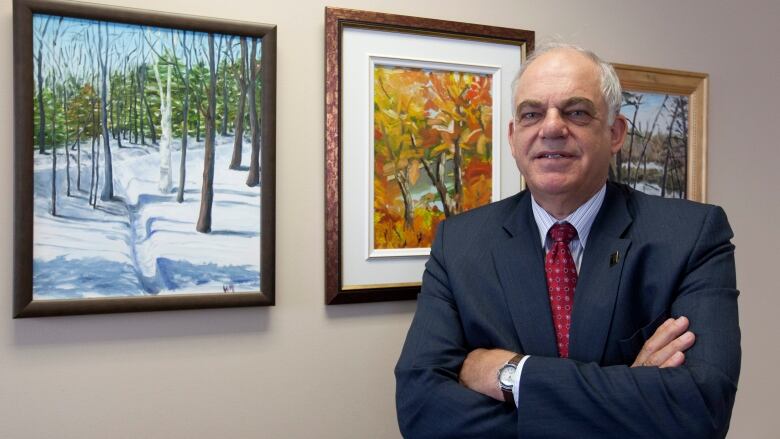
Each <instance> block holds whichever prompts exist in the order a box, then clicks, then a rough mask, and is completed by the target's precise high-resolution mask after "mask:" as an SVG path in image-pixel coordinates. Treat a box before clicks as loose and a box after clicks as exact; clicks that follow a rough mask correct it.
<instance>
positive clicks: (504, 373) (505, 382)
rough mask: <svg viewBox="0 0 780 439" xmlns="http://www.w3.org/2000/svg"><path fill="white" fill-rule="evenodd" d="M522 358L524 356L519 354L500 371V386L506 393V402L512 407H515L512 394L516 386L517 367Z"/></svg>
mask: <svg viewBox="0 0 780 439" xmlns="http://www.w3.org/2000/svg"><path fill="white" fill-rule="evenodd" d="M522 358H523V354H517V355H515V356H514V357H512V359H511V360H509V361H507V362H506V363H504V365H503V366H501V368H500V369H498V386H499V387H500V388H501V391H502V392H503V393H504V401H506V402H507V403H508V404H511V405H512V407H514V406H515V396H514V394H513V393H512V388H513V387H514V386H515V372H517V365H518V363H520V359H522Z"/></svg>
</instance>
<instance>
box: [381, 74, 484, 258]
mask: <svg viewBox="0 0 780 439" xmlns="http://www.w3.org/2000/svg"><path fill="white" fill-rule="evenodd" d="M373 73H374V82H373V87H374V92H373V95H374V102H373V104H374V114H373V119H374V120H373V122H374V136H373V137H374V148H373V152H374V154H373V157H374V169H373V171H374V188H373V189H374V192H373V193H374V199H373V208H374V216H373V226H374V236H373V238H374V248H375V249H409V248H425V247H430V245H431V241H432V240H433V235H434V233H435V231H436V226H437V225H438V224H439V222H441V221H442V220H444V219H445V218H447V217H450V216H452V215H456V214H458V213H461V212H464V211H466V210H469V209H473V208H475V207H478V206H481V205H484V204H487V203H489V202H490V201H491V194H492V184H493V175H492V147H493V138H492V129H493V127H492V121H493V111H492V108H493V99H492V96H491V86H492V79H493V78H492V76H491V75H489V74H482V73H470V72H459V71H449V70H434V69H421V68H411V67H402V66H400V67H399V66H392V65H375V67H374V72H373Z"/></svg>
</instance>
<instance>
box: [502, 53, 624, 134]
mask: <svg viewBox="0 0 780 439" xmlns="http://www.w3.org/2000/svg"><path fill="white" fill-rule="evenodd" d="M559 49H569V50H574V51H576V52H579V53H581V54H583V55H585V56H586V57H588V58H589V59H590V60H591V61H593V63H594V64H596V66H597V67H598V69H599V73H600V76H601V94H602V96H604V101H605V102H606V103H607V125H612V124H613V123H614V122H615V117H617V115H618V114H619V113H620V104H621V103H622V102H623V90H622V88H621V87H620V79H618V76H617V73H615V69H614V68H613V67H612V64H610V63H608V62H606V61H604V60H602V59H601V58H599V56H598V55H596V54H595V53H593V52H592V51H590V50H588V49H585V48H583V47H580V46H577V45H575V44H569V43H559V42H555V43H545V44H543V45H541V46H539V47H537V48H536V49H535V50H534V52H533V53H532V54H531V56H529V57H528V59H526V61H525V64H523V65H522V67H520V71H519V72H517V75H516V76H515V79H514V80H512V115H515V112H516V111H517V103H516V102H515V95H516V94H517V87H518V86H519V85H520V78H521V77H522V76H523V73H525V71H526V70H528V67H529V66H530V65H531V64H533V63H534V61H536V60H537V59H539V58H540V57H541V56H542V55H544V54H546V53H548V52H552V51H554V50H559Z"/></svg>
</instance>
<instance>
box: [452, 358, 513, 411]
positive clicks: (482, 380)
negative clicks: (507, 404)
mask: <svg viewBox="0 0 780 439" xmlns="http://www.w3.org/2000/svg"><path fill="white" fill-rule="evenodd" d="M515 355H516V354H515V353H514V352H510V351H505V350H503V349H475V350H473V351H471V352H469V354H468V355H466V359H465V360H464V361H463V367H462V368H461V369H460V375H459V377H458V379H459V380H460V382H461V383H462V384H463V385H464V386H466V387H467V388H469V389H471V390H474V391H476V392H479V393H482V394H483V395H487V396H489V397H491V398H493V399H497V400H499V401H503V400H504V392H502V391H501V387H500V386H499V385H498V370H499V369H501V366H503V365H504V364H505V363H506V362H507V361H509V360H511V359H512V357H514V356H515Z"/></svg>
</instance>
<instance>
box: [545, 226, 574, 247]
mask: <svg viewBox="0 0 780 439" xmlns="http://www.w3.org/2000/svg"><path fill="white" fill-rule="evenodd" d="M575 236H577V229H575V228H574V226H572V225H571V224H569V223H557V224H555V225H554V226H552V227H551V228H550V238H552V240H553V241H555V242H563V243H564V244H566V245H568V244H569V242H571V240H572V239H574V237H575Z"/></svg>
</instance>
